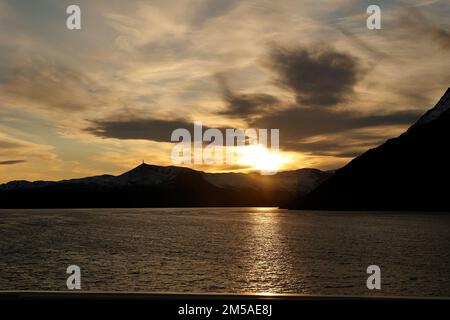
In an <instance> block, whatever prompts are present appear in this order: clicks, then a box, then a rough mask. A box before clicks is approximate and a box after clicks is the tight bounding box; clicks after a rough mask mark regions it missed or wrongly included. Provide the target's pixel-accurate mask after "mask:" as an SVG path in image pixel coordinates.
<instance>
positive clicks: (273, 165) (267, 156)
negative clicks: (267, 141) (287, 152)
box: [237, 145, 288, 173]
mask: <svg viewBox="0 0 450 320" xmlns="http://www.w3.org/2000/svg"><path fill="white" fill-rule="evenodd" d="M237 162H238V163H239V164H240V165H244V166H249V167H250V168H251V169H253V170H259V171H261V172H273V173H276V172H277V171H278V170H279V169H280V168H281V166H282V165H283V164H285V163H287V162H288V159H287V158H286V157H284V156H283V155H281V154H280V153H279V152H277V151H271V150H269V149H267V148H266V147H264V146H262V145H249V146H243V147H238V148H237Z"/></svg>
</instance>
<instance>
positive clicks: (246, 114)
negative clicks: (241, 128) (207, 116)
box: [219, 78, 280, 119]
mask: <svg viewBox="0 0 450 320" xmlns="http://www.w3.org/2000/svg"><path fill="white" fill-rule="evenodd" d="M219 84H220V86H221V90H222V97H223V100H224V102H225V105H226V109H225V110H223V111H220V112H219V114H220V115H226V116H230V117H235V118H244V119H247V118H251V117H252V116H256V115H260V114H263V113H266V112H267V110H268V109H270V108H271V107H273V106H276V105H277V104H279V103H280V100H278V98H277V97H274V96H272V95H270V94H266V93H251V94H236V93H233V92H232V91H231V89H230V88H229V87H228V85H227V83H226V81H225V80H224V79H223V78H219Z"/></svg>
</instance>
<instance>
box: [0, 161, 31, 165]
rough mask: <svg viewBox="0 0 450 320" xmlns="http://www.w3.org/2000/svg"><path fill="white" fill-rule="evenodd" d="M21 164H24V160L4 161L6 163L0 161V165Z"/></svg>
mask: <svg viewBox="0 0 450 320" xmlns="http://www.w3.org/2000/svg"><path fill="white" fill-rule="evenodd" d="M23 162H26V160H6V161H0V165H9V164H17V163H23Z"/></svg>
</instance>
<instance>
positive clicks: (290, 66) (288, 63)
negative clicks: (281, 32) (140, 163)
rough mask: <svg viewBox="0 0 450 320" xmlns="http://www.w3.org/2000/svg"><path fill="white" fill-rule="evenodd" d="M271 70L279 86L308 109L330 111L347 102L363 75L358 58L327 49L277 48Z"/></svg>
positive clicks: (271, 58)
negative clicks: (316, 108)
mask: <svg viewBox="0 0 450 320" xmlns="http://www.w3.org/2000/svg"><path fill="white" fill-rule="evenodd" d="M269 66H270V68H271V69H272V70H273V71H274V72H276V74H277V77H276V81H277V83H278V84H280V85H281V86H283V87H285V88H288V89H290V90H292V91H293V92H294V93H295V94H296V97H297V102H298V103H299V104H300V105H307V106H328V107H329V106H335V105H337V104H339V103H342V102H345V101H347V99H348V98H349V97H350V95H351V94H352V93H353V87H354V86H355V85H356V84H357V82H358V81H359V79H360V78H361V76H362V73H363V69H362V68H361V66H360V63H359V61H358V59H357V58H355V57H353V56H350V55H348V54H346V53H341V52H338V51H335V50H334V49H332V48H331V47H327V46H316V47H314V48H295V49H285V48H281V47H277V48H275V49H273V51H272V53H271V55H270V62H269Z"/></svg>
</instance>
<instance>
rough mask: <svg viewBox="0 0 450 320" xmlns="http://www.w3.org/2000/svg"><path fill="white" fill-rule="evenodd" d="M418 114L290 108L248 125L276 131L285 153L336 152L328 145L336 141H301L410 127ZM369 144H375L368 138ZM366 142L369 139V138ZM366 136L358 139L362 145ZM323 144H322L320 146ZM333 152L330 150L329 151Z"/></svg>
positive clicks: (339, 142)
mask: <svg viewBox="0 0 450 320" xmlns="http://www.w3.org/2000/svg"><path fill="white" fill-rule="evenodd" d="M421 113H422V112H420V111H397V112H393V113H389V114H379V115H370V114H369V115H365V114H360V113H357V112H353V111H352V112H351V111H336V110H333V109H330V108H312V107H311V108H290V109H287V110H284V111H279V112H274V113H270V114H266V115H264V116H262V117H260V118H256V119H255V120H254V121H252V122H251V124H250V125H251V126H252V127H255V128H271V129H280V147H281V148H282V149H285V150H291V151H303V152H314V153H315V154H321V153H323V152H324V151H326V152H327V153H328V151H337V150H339V148H336V150H334V148H332V145H331V143H333V144H335V145H336V146H339V145H341V147H342V141H340V139H336V140H334V139H333V140H331V141H328V142H321V143H305V142H303V141H304V140H305V139H307V138H310V137H315V136H324V135H325V136H326V135H336V134H345V133H349V132H351V131H352V130H355V129H370V128H376V127H383V126H392V125H404V126H407V125H410V124H412V123H414V122H415V121H416V120H417V119H418V118H419V117H420V115H421ZM371 139H372V140H371V141H370V144H371V145H372V144H373V143H375V142H379V140H378V141H373V139H376V137H371ZM369 140H370V139H369ZM369 140H368V139H367V137H358V141H362V142H361V143H362V144H364V143H366V142H367V141H369ZM324 143H325V144H324ZM330 148H331V149H333V150H331V149H330Z"/></svg>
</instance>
